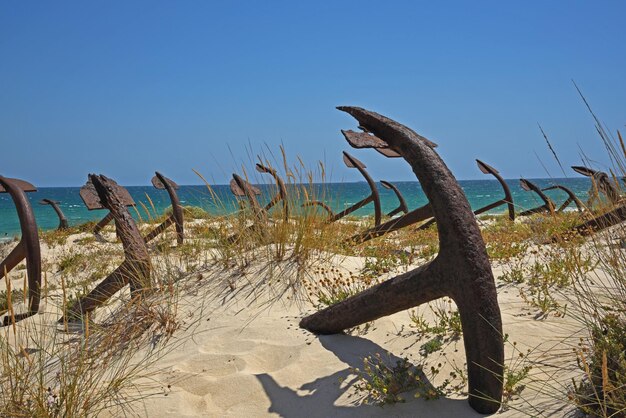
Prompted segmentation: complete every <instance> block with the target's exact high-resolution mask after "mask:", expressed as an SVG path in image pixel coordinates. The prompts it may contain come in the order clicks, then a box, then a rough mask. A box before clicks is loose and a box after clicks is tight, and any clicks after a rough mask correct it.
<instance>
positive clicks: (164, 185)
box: [145, 171, 185, 245]
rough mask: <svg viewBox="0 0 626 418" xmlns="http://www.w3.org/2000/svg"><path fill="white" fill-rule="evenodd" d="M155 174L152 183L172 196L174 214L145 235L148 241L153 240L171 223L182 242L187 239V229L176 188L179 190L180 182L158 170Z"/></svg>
mask: <svg viewBox="0 0 626 418" xmlns="http://www.w3.org/2000/svg"><path fill="white" fill-rule="evenodd" d="M154 174H155V176H154V177H152V180H151V181H152V185H153V186H154V187H155V188H157V189H160V190H163V189H165V191H167V194H168V195H169V197H170V202H171V204H172V214H171V215H170V216H168V217H167V219H165V221H163V223H162V224H161V225H159V226H157V227H156V228H154V229H153V230H152V231H151V232H150V233H148V235H146V237H145V241H146V242H150V241H152V240H153V239H154V238H155V237H157V236H158V235H159V234H161V233H163V231H165V230H166V229H167V227H169V226H170V225H172V224H174V226H175V227H176V242H178V244H179V245H180V244H182V243H183V241H184V239H185V230H184V216H183V207H182V206H181V204H180V200H179V199H178V194H177V193H176V190H178V184H176V183H175V182H174V181H172V180H170V179H168V178H167V177H165V176H164V175H163V174H161V173H159V172H158V171H156V172H155V173H154Z"/></svg>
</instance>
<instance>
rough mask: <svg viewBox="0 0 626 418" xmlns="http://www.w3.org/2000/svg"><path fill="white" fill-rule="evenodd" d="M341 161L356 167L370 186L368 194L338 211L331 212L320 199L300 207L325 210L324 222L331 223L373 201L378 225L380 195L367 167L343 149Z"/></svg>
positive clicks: (375, 220) (375, 219) (380, 213)
mask: <svg viewBox="0 0 626 418" xmlns="http://www.w3.org/2000/svg"><path fill="white" fill-rule="evenodd" d="M343 162H344V163H345V164H346V166H347V167H349V168H356V169H357V170H358V171H359V173H361V175H362V176H363V178H364V179H365V181H366V182H367V185H368V186H369V188H370V194H369V196H367V197H365V198H364V199H361V200H359V201H358V202H356V203H355V204H354V205H352V206H350V207H348V208H346V209H344V210H342V211H341V212H339V213H333V211H332V210H331V209H330V207H328V205H326V204H325V203H323V202H320V201H312V202H306V203H304V204H303V205H302V207H307V206H318V207H321V208H322V209H324V210H325V211H326V212H328V219H327V220H326V222H328V223H332V222H335V221H338V220H339V219H341V218H343V217H344V216H347V215H349V214H351V213H352V212H354V211H356V210H359V209H361V208H362V207H363V206H365V205H367V204H369V203H374V225H376V226H378V225H380V221H381V219H382V211H381V208H380V195H379V193H378V188H377V187H376V183H375V182H374V180H373V179H372V178H371V177H370V175H369V174H368V173H367V171H366V170H365V169H366V168H367V167H366V166H365V164H363V163H362V162H361V161H359V160H357V159H356V158H354V157H353V156H352V155H350V154H348V153H347V152H345V151H344V152H343Z"/></svg>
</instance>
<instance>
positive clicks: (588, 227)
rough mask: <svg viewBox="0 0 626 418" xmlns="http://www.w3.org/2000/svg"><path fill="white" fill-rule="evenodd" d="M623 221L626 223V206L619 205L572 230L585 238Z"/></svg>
mask: <svg viewBox="0 0 626 418" xmlns="http://www.w3.org/2000/svg"><path fill="white" fill-rule="evenodd" d="M624 221H626V205H619V206H617V207H615V208H614V209H611V210H610V211H608V212H606V213H603V214H602V215H599V216H596V217H594V218H592V219H590V220H588V221H586V222H583V223H581V224H580V225H576V226H575V227H574V228H573V229H572V230H573V231H575V232H576V233H578V234H580V235H582V236H587V235H591V234H593V233H595V232H598V231H601V230H603V229H606V228H609V227H611V226H613V225H617V224H620V223H622V222H624Z"/></svg>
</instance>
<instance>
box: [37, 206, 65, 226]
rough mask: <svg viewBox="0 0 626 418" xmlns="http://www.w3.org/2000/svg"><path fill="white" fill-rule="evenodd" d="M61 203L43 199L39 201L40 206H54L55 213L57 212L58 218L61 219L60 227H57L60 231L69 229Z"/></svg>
mask: <svg viewBox="0 0 626 418" xmlns="http://www.w3.org/2000/svg"><path fill="white" fill-rule="evenodd" d="M59 203H60V202H57V201H56V200H50V199H41V200H40V201H39V204H40V205H50V206H52V209H54V211H55V212H56V214H57V216H58V217H59V226H58V227H57V229H58V230H59V231H60V230H62V229H67V228H69V225H68V224H67V218H66V217H65V214H64V213H63V211H62V210H61V208H60V207H59Z"/></svg>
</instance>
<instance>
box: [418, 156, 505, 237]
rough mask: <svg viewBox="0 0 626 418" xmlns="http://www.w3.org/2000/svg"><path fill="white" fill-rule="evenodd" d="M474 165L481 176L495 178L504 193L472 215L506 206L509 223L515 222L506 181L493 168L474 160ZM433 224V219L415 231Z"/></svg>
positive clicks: (434, 220)
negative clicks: (488, 175)
mask: <svg viewBox="0 0 626 418" xmlns="http://www.w3.org/2000/svg"><path fill="white" fill-rule="evenodd" d="M476 164H477V165H478V169H479V170H480V171H481V172H482V173H483V174H491V175H492V176H494V177H495V178H496V180H498V183H500V187H502V190H503V191H504V197H503V198H502V199H500V200H496V201H495V202H493V203H490V204H488V205H486V206H483V207H482V208H478V209H476V210H475V211H474V215H480V214H481V213H485V212H488V211H490V210H492V209H495V208H497V207H500V206H503V205H506V206H507V209H508V211H509V219H510V220H511V221H514V220H515V206H514V205H513V195H512V194H511V189H509V185H508V184H506V181H504V179H503V178H502V176H501V175H500V172H499V171H498V170H496V169H495V168H493V167H492V166H490V165H489V164H486V163H484V162H482V161H480V160H476ZM435 222H437V221H436V219H435V218H433V219H431V220H429V221H428V222H425V223H424V224H423V225H420V226H419V228H417V229H426V228H428V227H429V226H431V225H432V224H434V223H435Z"/></svg>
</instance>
